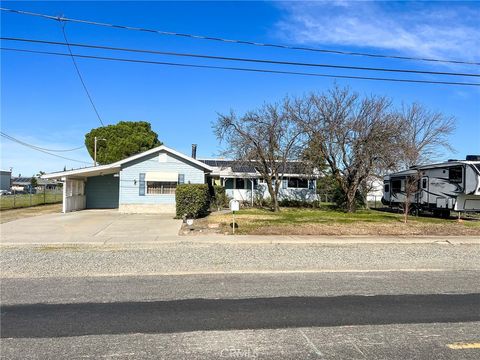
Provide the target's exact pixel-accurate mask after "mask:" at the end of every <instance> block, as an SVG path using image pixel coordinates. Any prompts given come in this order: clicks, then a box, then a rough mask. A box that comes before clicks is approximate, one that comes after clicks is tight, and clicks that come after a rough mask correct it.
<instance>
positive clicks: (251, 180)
mask: <svg viewBox="0 0 480 360" xmlns="http://www.w3.org/2000/svg"><path fill="white" fill-rule="evenodd" d="M250 182H251V183H252V207H253V178H251V179H250Z"/></svg>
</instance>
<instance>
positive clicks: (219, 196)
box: [212, 185, 229, 209]
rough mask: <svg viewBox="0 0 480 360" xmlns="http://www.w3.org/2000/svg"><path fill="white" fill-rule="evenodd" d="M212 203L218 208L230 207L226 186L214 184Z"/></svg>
mask: <svg viewBox="0 0 480 360" xmlns="http://www.w3.org/2000/svg"><path fill="white" fill-rule="evenodd" d="M212 200H213V201H212V203H213V204H214V205H215V208H216V209H221V208H225V207H228V205H229V204H228V202H229V198H228V196H227V193H226V191H225V188H224V187H223V186H221V185H214V186H213V199H212Z"/></svg>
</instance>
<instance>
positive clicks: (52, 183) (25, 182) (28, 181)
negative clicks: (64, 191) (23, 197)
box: [11, 177, 61, 193]
mask: <svg viewBox="0 0 480 360" xmlns="http://www.w3.org/2000/svg"><path fill="white" fill-rule="evenodd" d="M36 180H37V186H35V187H32V178H31V177H14V178H12V181H11V184H12V187H11V189H12V191H17V192H26V193H30V192H31V193H35V192H37V191H40V192H43V191H44V190H47V191H50V190H55V189H57V187H58V186H59V185H61V183H59V182H58V181H57V180H52V179H42V178H36Z"/></svg>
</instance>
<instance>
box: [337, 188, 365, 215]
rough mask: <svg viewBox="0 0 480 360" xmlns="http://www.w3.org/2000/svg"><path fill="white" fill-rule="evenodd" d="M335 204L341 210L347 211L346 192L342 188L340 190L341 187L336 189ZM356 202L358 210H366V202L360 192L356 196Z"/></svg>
mask: <svg viewBox="0 0 480 360" xmlns="http://www.w3.org/2000/svg"><path fill="white" fill-rule="evenodd" d="M333 202H334V203H335V205H336V206H337V208H339V209H343V210H345V209H346V207H347V196H346V195H345V192H344V191H343V190H342V188H340V187H339V186H338V187H337V188H336V189H335V191H334V193H333ZM355 202H356V207H357V208H358V209H362V208H365V201H364V199H363V196H362V194H361V193H360V192H359V191H357V193H356V194H355Z"/></svg>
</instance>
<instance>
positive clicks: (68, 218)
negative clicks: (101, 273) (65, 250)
mask: <svg viewBox="0 0 480 360" xmlns="http://www.w3.org/2000/svg"><path fill="white" fill-rule="evenodd" d="M180 226H181V220H175V219H173V215H165V214H121V213H119V212H118V211H117V210H83V211H78V212H71V213H67V214H61V213H57V214H48V215H41V216H35V217H29V218H24V219H19V220H15V221H10V222H7V223H4V224H1V225H0V233H1V243H2V244H36V243H37V244H46V243H77V242H78V243H99V244H106V243H118V242H120V243H128V242H132V243H139V242H156V241H159V242H161V241H172V240H175V239H176V238H177V236H178V231H179V229H180Z"/></svg>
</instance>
